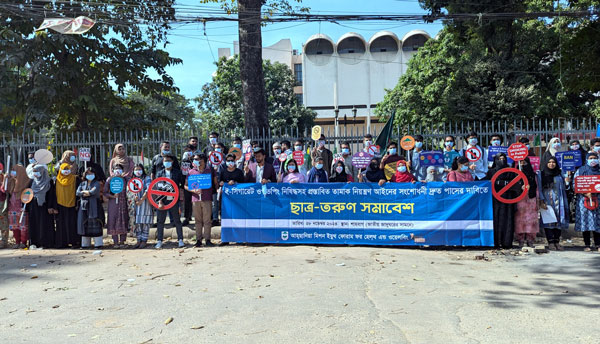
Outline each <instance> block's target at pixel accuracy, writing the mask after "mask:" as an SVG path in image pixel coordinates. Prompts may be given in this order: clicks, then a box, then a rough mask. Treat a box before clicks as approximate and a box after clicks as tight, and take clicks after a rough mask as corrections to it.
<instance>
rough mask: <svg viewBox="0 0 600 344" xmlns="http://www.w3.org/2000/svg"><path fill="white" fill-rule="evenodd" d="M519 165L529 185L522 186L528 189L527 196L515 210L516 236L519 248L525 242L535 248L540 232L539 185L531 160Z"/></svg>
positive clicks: (527, 159) (526, 159)
mask: <svg viewBox="0 0 600 344" xmlns="http://www.w3.org/2000/svg"><path fill="white" fill-rule="evenodd" d="M518 164H519V165H520V169H521V171H523V173H524V174H525V177H527V182H528V184H529V185H528V186H527V187H525V185H522V189H523V190H525V189H527V196H525V198H523V199H522V200H521V201H519V202H517V206H516V210H515V236H516V237H517V241H518V242H519V247H523V243H524V242H527V246H529V247H533V245H534V243H535V236H536V234H537V232H538V231H539V219H538V200H537V194H538V184H537V181H536V175H535V172H534V171H533V167H532V166H531V162H530V160H529V158H525V160H522V161H519V162H518Z"/></svg>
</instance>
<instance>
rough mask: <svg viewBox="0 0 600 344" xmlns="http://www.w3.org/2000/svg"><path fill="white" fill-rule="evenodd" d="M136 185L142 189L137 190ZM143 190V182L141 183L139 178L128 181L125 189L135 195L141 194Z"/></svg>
mask: <svg viewBox="0 0 600 344" xmlns="http://www.w3.org/2000/svg"><path fill="white" fill-rule="evenodd" d="M138 185H141V186H142V187H141V188H139V189H137V186H138ZM143 188H144V182H142V180H141V179H140V178H131V179H129V183H127V189H129V191H130V192H133V193H135V194H136V193H140V192H142V189H143Z"/></svg>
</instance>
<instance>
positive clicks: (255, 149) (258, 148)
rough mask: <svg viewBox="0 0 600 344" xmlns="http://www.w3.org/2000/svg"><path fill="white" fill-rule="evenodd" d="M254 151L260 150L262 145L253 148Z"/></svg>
mask: <svg viewBox="0 0 600 344" xmlns="http://www.w3.org/2000/svg"><path fill="white" fill-rule="evenodd" d="M252 150H253V151H254V153H256V152H258V151H259V150H260V147H254V149H252Z"/></svg>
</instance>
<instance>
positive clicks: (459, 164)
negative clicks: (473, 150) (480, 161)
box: [446, 156, 473, 182]
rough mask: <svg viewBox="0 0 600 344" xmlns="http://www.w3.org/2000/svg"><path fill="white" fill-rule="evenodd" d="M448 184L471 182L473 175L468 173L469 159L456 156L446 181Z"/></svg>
mask: <svg viewBox="0 0 600 344" xmlns="http://www.w3.org/2000/svg"><path fill="white" fill-rule="evenodd" d="M446 180H447V181H449V182H472V181H473V175H472V174H471V172H470V171H469V159H467V158H465V157H464V156H458V157H456V158H454V161H452V170H451V171H450V172H449V173H448V177H447V179H446Z"/></svg>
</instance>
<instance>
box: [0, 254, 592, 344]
mask: <svg viewBox="0 0 600 344" xmlns="http://www.w3.org/2000/svg"><path fill="white" fill-rule="evenodd" d="M170 247H172V246H170ZM92 252H93V251H66V250H43V251H13V250H0V300H1V301H0V319H2V320H1V321H0V338H2V342H3V343H32V342H35V343H181V342H190V343H598V342H600V339H599V338H600V337H599V336H598V331H597V327H598V324H600V254H598V253H583V252H581V251H580V250H572V251H567V252H560V253H556V252H553V253H549V254H544V255H536V254H528V255H518V256H515V255H513V254H510V253H508V254H507V255H503V254H493V253H490V252H488V251H464V250H450V251H436V250H422V249H421V250H420V249H394V248H379V247H323V246H321V247H314V246H226V247H215V248H202V249H192V248H188V249H185V250H179V249H176V248H172V249H171V248H169V247H168V248H167V249H164V250H161V251H155V250H151V249H148V250H141V251H139V250H138V251H134V250H126V251H124V250H104V251H103V253H102V255H93V254H92ZM482 253H485V254H486V257H488V258H489V260H475V259H474V257H475V256H476V255H481V254H482ZM32 264H37V266H31V265H32ZM170 317H172V318H173V320H172V322H171V323H169V324H165V321H166V320H167V319H168V318H170Z"/></svg>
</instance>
